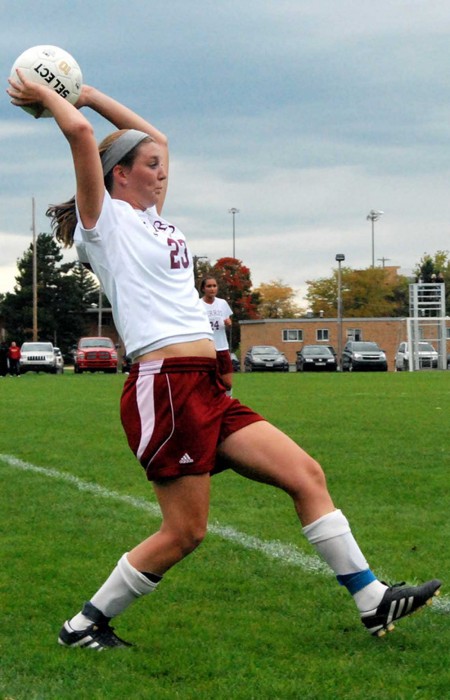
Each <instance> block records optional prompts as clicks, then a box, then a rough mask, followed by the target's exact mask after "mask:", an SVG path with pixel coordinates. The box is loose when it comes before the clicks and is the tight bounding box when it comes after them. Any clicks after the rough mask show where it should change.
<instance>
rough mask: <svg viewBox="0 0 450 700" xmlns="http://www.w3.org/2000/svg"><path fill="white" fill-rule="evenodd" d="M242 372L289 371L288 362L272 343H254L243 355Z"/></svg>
mask: <svg viewBox="0 0 450 700" xmlns="http://www.w3.org/2000/svg"><path fill="white" fill-rule="evenodd" d="M244 372H289V362H288V360H287V358H286V356H285V355H283V353H282V352H280V351H279V350H278V349H277V348H275V347H274V346H273V345H254V346H253V347H251V348H250V350H248V351H247V353H246V355H245V358H244Z"/></svg>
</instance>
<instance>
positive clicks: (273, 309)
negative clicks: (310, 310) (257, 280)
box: [255, 280, 303, 318]
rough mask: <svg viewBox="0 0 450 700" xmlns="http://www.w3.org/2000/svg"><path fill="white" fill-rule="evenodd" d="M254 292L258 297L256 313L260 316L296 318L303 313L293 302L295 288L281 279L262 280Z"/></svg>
mask: <svg viewBox="0 0 450 700" xmlns="http://www.w3.org/2000/svg"><path fill="white" fill-rule="evenodd" d="M255 292H256V293H257V294H259V297H260V303H259V306H258V313H259V315H260V316H261V318H296V317H297V316H300V315H301V314H302V313H303V309H302V308H301V307H300V306H298V305H297V304H296V303H295V290H294V289H292V287H289V285H287V284H284V283H283V282H282V280H271V281H270V282H268V283H264V282H263V283H262V284H260V286H259V287H257V288H256V289H255Z"/></svg>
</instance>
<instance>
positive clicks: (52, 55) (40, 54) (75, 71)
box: [11, 46, 83, 117]
mask: <svg viewBox="0 0 450 700" xmlns="http://www.w3.org/2000/svg"><path fill="white" fill-rule="evenodd" d="M16 68H20V69H21V70H22V71H23V73H24V75H25V77H26V78H27V79H28V80H31V81H32V82H34V83H42V85H48V86H49V87H51V88H52V89H53V90H54V91H55V92H57V93H58V94H59V95H61V96H62V97H64V98H65V99H66V100H68V102H70V103H71V104H75V102H76V101H77V100H78V97H79V96H80V92H81V86H82V84H83V76H82V74H81V70H80V66H79V65H78V63H77V62H76V60H75V59H74V57H73V56H71V55H70V53H68V52H67V51H64V49H60V48H59V47H58V46H33V47H32V48H31V49H27V50H26V51H24V52H23V53H22V54H20V56H19V57H18V58H17V59H16V60H15V61H14V65H13V67H12V68H11V78H15V79H17V73H16ZM22 109H24V110H25V111H26V112H29V113H30V114H32V115H33V116H36V110H35V109H34V108H33V107H22ZM39 116H40V117H51V116H53V115H52V114H51V112H49V111H48V109H46V110H44V112H43V113H42V114H40V115H39Z"/></svg>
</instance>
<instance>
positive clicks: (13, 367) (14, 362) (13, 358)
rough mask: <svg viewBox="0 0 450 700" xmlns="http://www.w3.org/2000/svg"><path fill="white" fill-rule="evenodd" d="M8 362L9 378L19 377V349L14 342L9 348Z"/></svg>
mask: <svg viewBox="0 0 450 700" xmlns="http://www.w3.org/2000/svg"><path fill="white" fill-rule="evenodd" d="M8 360H9V373H10V375H11V377H20V348H19V346H18V345H17V344H16V343H15V341H14V340H13V341H12V343H11V345H10V346H9V350H8Z"/></svg>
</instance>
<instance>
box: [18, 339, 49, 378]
mask: <svg viewBox="0 0 450 700" xmlns="http://www.w3.org/2000/svg"><path fill="white" fill-rule="evenodd" d="M20 354H21V357H20V372H21V374H25V372H50V373H51V374H56V369H57V360H56V355H55V349H54V347H53V343H23V345H22V347H21V348H20Z"/></svg>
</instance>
